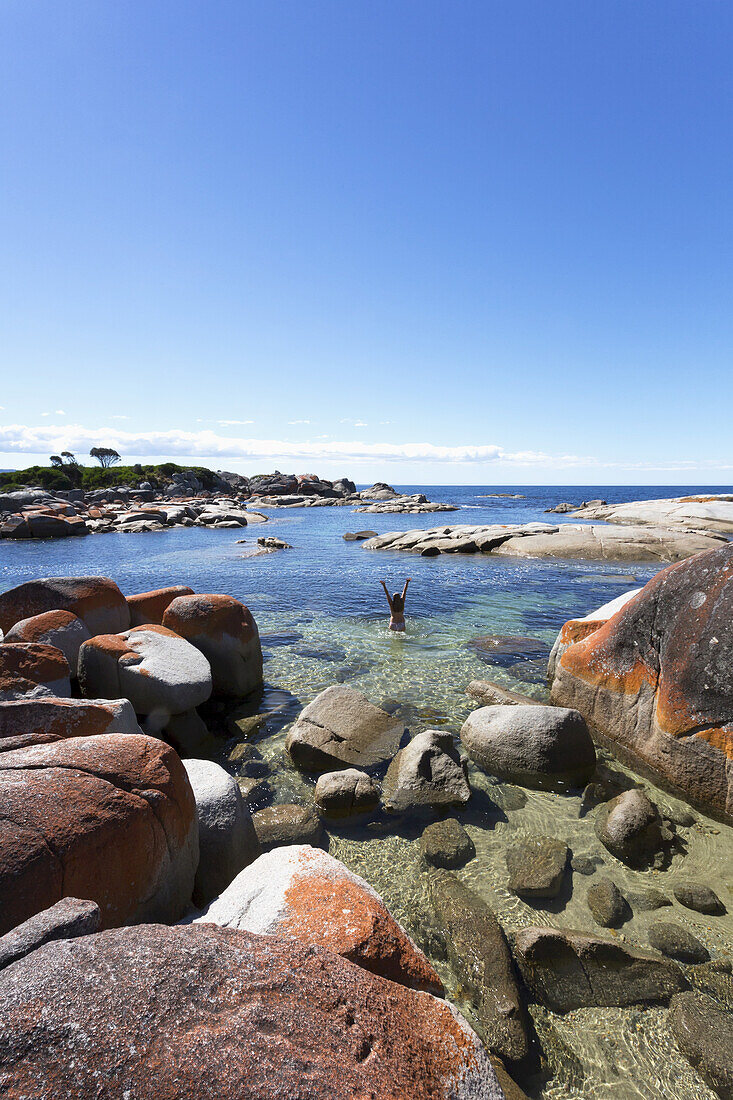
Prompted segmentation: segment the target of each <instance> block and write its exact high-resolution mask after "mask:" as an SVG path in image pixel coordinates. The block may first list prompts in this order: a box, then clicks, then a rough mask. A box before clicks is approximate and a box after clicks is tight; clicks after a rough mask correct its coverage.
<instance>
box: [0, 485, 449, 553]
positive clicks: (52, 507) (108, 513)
mask: <svg viewBox="0 0 733 1100" xmlns="http://www.w3.org/2000/svg"><path fill="white" fill-rule="evenodd" d="M211 480H212V483H213V486H214V487H213V488H208V489H205V488H204V486H203V484H202V482H201V481H200V480H199V478H198V477H196V475H195V474H194V473H193V471H182V472H178V473H174V474H173V475H172V476H171V479H170V481H169V482H167V483H166V484H163V485H156V486H153V485H152V484H151V483H149V482H145V481H143V482H141V483H140V485H139V486H137V487H134V488H133V487H128V486H125V485H115V486H110V487H109V488H104V489H93V490H89V491H86V492H85V491H84V490H83V489H66V490H57V491H56V492H49V491H47V490H44V489H34V488H28V489H20V490H17V491H15V492H10V493H0V539H46V538H68V537H70V536H74V535H88V534H100V533H108V532H112V531H118V532H123V533H126V534H140V533H141V532H145V531H162V530H164V529H165V528H166V527H211V528H224V529H227V528H228V529H236V528H239V527H246V526H247V525H248V524H252V523H264V522H266V520H267V516H266V515H264V514H263V513H262V512H259V511H257V510H256V509H258V508H268V509H269V508H306V507H308V508H312V507H318V506H320V507H329V506H333V505H351V506H354V505H358V506H359V507H357V508H356V510H357V511H387V512H416V513H420V512H445V511H455V510H456V506H455V505H452V504H435V503H431V502H429V501H428V499H427V497H425V496H424V494H422V493H420V494H416V495H414V496H402V495H400V494H399V493H397V492H396V491H395V490H394V489H393V488H392V487H391V486H389V485H386V484H385V483H383V482H378V483H377V484H376V485H374V486H372V488H371V489H363V490H362V491H361V492H357V490H356V485H355V484H354V482H353V481H349V479H348V478H341V479H340V480H338V481H325V480H324V479H322V478H319V477H316V475H315V474H300V475H296V474H281V473H278V472H276V473H274V474H262V475H260V476H257V477H252V478H247V477H242V476H241V475H240V474H232V473H228V472H226V471H223V472H219V473H218V474H212V479H211ZM286 545H287V544H283V546H286ZM265 549H268V548H267V547H266V548H265Z"/></svg>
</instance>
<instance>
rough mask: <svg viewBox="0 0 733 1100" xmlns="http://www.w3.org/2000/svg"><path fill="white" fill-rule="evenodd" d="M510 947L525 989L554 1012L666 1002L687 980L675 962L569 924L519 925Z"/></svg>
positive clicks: (683, 986)
mask: <svg viewBox="0 0 733 1100" xmlns="http://www.w3.org/2000/svg"><path fill="white" fill-rule="evenodd" d="M512 950H513V954H514V958H515V959H516V961H517V965H518V966H519V969H520V971H521V973H522V977H523V979H524V981H525V984H526V985H527V987H528V989H529V990H530V991H531V993H532V995H533V996H534V997H535V998H536V999H537V1000H538V1001H539V1002H540V1003H541V1004H544V1005H547V1007H548V1008H551V1009H552V1011H553V1012H571V1011H572V1010H573V1009H576V1008H592V1007H594V1006H598V1007H606V1008H610V1007H613V1006H618V1007H623V1006H624V1005H632V1004H653V1003H655V1002H661V1003H666V1002H667V1001H668V1000H669V998H670V997H671V996H672V994H673V993H678V992H680V991H681V990H683V989H685V987H686V984H687V983H686V981H685V978H684V975H683V974H682V971H681V970H680V968H679V967H678V966H677V965H676V964H675V963H673V962H669V961H667V960H666V959H659V958H658V957H657V956H656V955H652V954H651V953H647V952H642V951H637V950H632V949H631V948H625V947H623V946H622V945H621V944H620V943H616V942H615V941H614V940H607V939H601V938H600V937H599V936H593V935H588V934H587V933H585V932H575V931H571V930H570V929H562V930H560V929H558V928H521V929H520V930H519V931H518V932H515V933H514V935H513V936H512Z"/></svg>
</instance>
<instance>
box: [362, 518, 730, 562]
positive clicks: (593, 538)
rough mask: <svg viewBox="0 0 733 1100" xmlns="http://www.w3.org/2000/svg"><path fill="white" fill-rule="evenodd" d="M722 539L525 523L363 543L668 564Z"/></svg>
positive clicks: (673, 531) (393, 534)
mask: <svg viewBox="0 0 733 1100" xmlns="http://www.w3.org/2000/svg"><path fill="white" fill-rule="evenodd" d="M723 541H725V539H724V536H721V535H716V534H713V533H712V532H708V531H697V532H691V531H687V530H685V529H684V528H680V527H669V528H666V527H663V526H662V527H653V526H636V527H633V526H623V527H622V526H614V525H613V524H598V525H590V524H573V523H563V524H560V525H554V524H550V523H523V524H492V525H484V526H472V525H470V524H456V525H453V526H448V527H433V528H430V529H428V530H414V531H388V532H386V533H385V534H383V535H378V536H377V537H376V538H373V539H368V540H367V541H366V542H364V543H362V546H363V547H364V549H365V550H402V551H406V552H408V553H411V554H422V555H423V556H424V557H435V556H436V555H438V554H461V553H463V554H475V553H484V554H488V553H497V554H503V555H507V556H509V557H522V558H530V557H540V558H547V557H550V558H579V559H583V560H588V561H638V562H642V561H664V562H670V561H681V560H682V559H683V558H687V557H689V556H690V555H691V554H697V553H699V552H700V551H701V550H712V549H714V548H715V547H717V546H720V544H721V542H723Z"/></svg>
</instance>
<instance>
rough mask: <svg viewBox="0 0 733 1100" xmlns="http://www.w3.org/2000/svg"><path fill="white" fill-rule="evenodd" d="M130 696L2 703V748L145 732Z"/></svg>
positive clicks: (25, 700) (0, 733)
mask: <svg viewBox="0 0 733 1100" xmlns="http://www.w3.org/2000/svg"><path fill="white" fill-rule="evenodd" d="M142 732H143V731H142V730H141V729H140V726H139V725H138V721H137V716H136V714H135V711H134V710H133V707H132V704H131V703H130V702H129V700H128V699H57V698H46V699H14V700H12V701H11V702H6V703H0V750H2V751H3V752H7V751H8V750H9V749H22V748H23V747H24V746H26V745H40V744H42V743H44V742H51V741H63V740H64V739H65V738H67V737H94V736H100V735H101V734H105V733H142Z"/></svg>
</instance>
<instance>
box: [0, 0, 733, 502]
mask: <svg viewBox="0 0 733 1100" xmlns="http://www.w3.org/2000/svg"><path fill="white" fill-rule="evenodd" d="M731 56H733V6H731V5H730V4H728V3H721V2H720V0H686V2H677V0H618V2H617V0H607V2H606V3H589V2H588V0H575V2H566V0H552V2H548V0H536V2H525V0H502V2H492V0H476V2H474V0H459V2H456V0H441V2H435V0H410V2H406V0H389V2H382V0H258V2H257V3H251V2H249V0H197V2H193V0H125V2H124V3H120V2H119V0H64V3H62V4H60V3H58V0H4V3H3V5H2V11H1V12H0V157H1V159H2V165H3V167H2V172H1V173H0V187H1V188H2V194H1V195H0V200H1V201H0V249H1V250H2V261H3V262H2V264H0V332H1V333H2V347H1V349H0V356H1V359H0V363H1V364H2V367H1V369H2V385H1V386H0V406H2V408H0V465H3V466H24V465H27V464H28V463H29V462H32V461H38V460H44V459H45V458H46V457H47V455H48V454H49V453H50V452H51V451H57V450H60V449H62V447H67V448H69V449H72V450H76V451H77V452H79V453H82V454H83V453H85V452H86V451H88V450H89V447H90V446H92V445H94V444H109V445H114V446H117V448H118V449H119V450H120V451H121V452H122V453H123V454H124V455H125V457H126V458H130V459H131V460H133V461H134V460H137V459H141V458H142V459H145V458H147V459H152V458H176V459H177V460H179V461H187V460H195V461H197V462H199V463H206V464H211V465H213V466H215V467H217V468H222V467H223V468H228V469H236V470H240V471H243V472H245V473H247V472H249V473H252V472H256V471H259V470H265V469H272V468H274V467H275V466H277V467H278V468H280V469H287V470H295V471H298V472H302V471H306V470H308V471H314V472H317V473H320V474H322V475H323V476H337V475H349V476H352V477H354V478H355V479H356V480H358V481H368V480H372V479H373V478H377V477H380V478H386V479H387V480H390V481H396V482H398V483H399V482H403V483H404V482H410V483H414V482H420V481H424V482H425V483H441V482H443V483H457V482H465V483H481V484H491V483H528V482H540V483H552V482H558V483H571V482H576V483H582V484H587V483H591V484H592V483H598V484H603V483H612V482H617V483H622V484H626V483H645V482H646V483H652V484H662V483H665V482H667V483H690V484H694V483H710V484H713V483H720V484H729V483H730V482H731V481H733V475H732V473H731V471H732V470H733V448H732V446H731V439H732V438H733V433H731V429H730V418H731V407H732V406H733V369H732V359H733V355H732V352H733V309H732V308H731V305H732V304H733V303H732V302H731V297H732V295H731V291H732V289H733V279H732V273H733V247H732V243H733V218H732V216H731V210H732V200H731V194H732V188H731V183H732V179H733V174H732V172H731V168H732V167H733V117H732V116H733V66H731Z"/></svg>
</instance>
